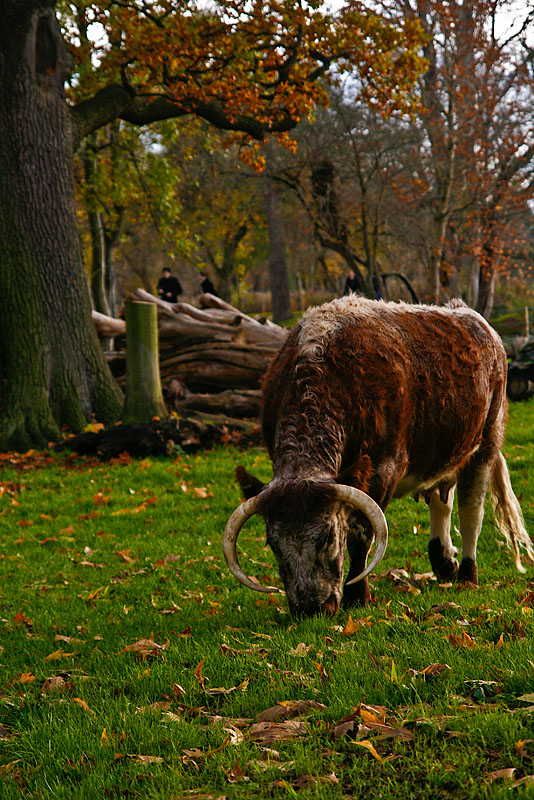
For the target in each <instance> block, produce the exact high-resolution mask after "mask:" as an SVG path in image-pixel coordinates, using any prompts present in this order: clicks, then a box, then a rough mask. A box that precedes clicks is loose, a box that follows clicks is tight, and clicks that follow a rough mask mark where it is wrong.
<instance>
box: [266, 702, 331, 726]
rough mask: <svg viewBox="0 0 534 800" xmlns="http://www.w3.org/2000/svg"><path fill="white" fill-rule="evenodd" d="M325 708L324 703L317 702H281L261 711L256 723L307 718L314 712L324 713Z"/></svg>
mask: <svg viewBox="0 0 534 800" xmlns="http://www.w3.org/2000/svg"><path fill="white" fill-rule="evenodd" d="M325 708H326V706H325V705H323V703H318V702H317V701H316V700H281V701H280V702H279V703H278V704H277V705H275V706H272V707H271V708H267V709H265V711H261V712H260V713H259V714H258V715H257V717H256V722H280V721H282V720H287V719H294V718H295V717H301V716H303V715H306V716H307V715H309V714H310V713H312V712H313V711H323V710H324V709H325Z"/></svg>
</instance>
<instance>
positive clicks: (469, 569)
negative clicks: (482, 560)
mask: <svg viewBox="0 0 534 800" xmlns="http://www.w3.org/2000/svg"><path fill="white" fill-rule="evenodd" d="M456 580H457V581H458V583H472V584H474V585H475V586H478V571H477V565H476V561H473V559H472V558H462V563H461V564H460V569H459V570H458V577H457V578H456Z"/></svg>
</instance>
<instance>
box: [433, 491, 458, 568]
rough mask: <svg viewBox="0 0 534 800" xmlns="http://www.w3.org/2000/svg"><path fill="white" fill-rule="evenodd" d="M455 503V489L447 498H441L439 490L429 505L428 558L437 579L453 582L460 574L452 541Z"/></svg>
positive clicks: (435, 492)
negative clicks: (453, 507) (452, 515)
mask: <svg viewBox="0 0 534 800" xmlns="http://www.w3.org/2000/svg"><path fill="white" fill-rule="evenodd" d="M453 502H454V487H452V488H450V489H449V490H448V493H447V497H446V498H445V497H443V498H442V497H441V496H440V491H439V489H435V490H434V491H433V492H432V495H431V497H430V501H429V503H428V506H429V509H430V540H429V542H428V557H429V558H430V564H431V566H432V569H433V570H434V573H435V574H436V577H437V578H439V579H440V580H442V581H452V580H454V579H455V578H456V575H457V573H458V561H457V560H456V554H457V552H458V551H457V549H456V547H454V545H453V543H452V539H451V514H452V504H453Z"/></svg>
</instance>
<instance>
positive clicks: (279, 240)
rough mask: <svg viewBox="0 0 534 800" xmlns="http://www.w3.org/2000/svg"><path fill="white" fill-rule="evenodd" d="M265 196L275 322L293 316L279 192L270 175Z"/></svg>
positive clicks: (266, 182)
mask: <svg viewBox="0 0 534 800" xmlns="http://www.w3.org/2000/svg"><path fill="white" fill-rule="evenodd" d="M263 196H264V203H265V214H266V217H267V231H268V235H269V281H270V284H271V295H272V306H273V319H274V321H275V322H282V321H283V320H285V319H290V318H291V300H290V295H289V282H288V278H287V262H286V243H285V237H284V223H283V220H282V212H281V211H280V200H279V197H278V192H277V191H276V186H275V185H274V183H273V181H272V180H271V179H270V178H269V176H268V175H265V177H264V180H263Z"/></svg>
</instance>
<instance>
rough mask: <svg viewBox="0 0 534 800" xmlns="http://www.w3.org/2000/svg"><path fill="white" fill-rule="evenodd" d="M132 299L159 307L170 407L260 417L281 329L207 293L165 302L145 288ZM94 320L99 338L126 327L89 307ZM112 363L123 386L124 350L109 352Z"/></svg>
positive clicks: (225, 415) (216, 416)
mask: <svg viewBox="0 0 534 800" xmlns="http://www.w3.org/2000/svg"><path fill="white" fill-rule="evenodd" d="M131 299H132V300H140V301H144V302H152V303H155V305H156V307H157V311H158V333H159V356H160V375H161V383H162V388H163V394H164V398H165V401H166V404H167V407H168V409H169V410H176V411H178V412H179V413H181V414H187V415H190V416H193V417H195V416H201V417H204V418H213V420H217V421H221V419H222V418H234V419H235V418H239V419H241V418H252V419H254V418H257V417H258V414H259V404H260V387H261V382H262V380H263V376H264V374H265V371H266V370H267V367H268V365H269V362H270V360H271V359H272V357H273V356H274V354H275V353H276V352H277V351H278V349H279V348H280V346H281V344H282V342H283V341H284V339H285V336H286V333H287V331H286V330H285V329H284V328H282V327H280V326H279V325H275V324H274V323H272V322H270V321H269V320H261V321H258V320H256V319H254V318H253V317H250V316H248V315H247V314H244V313H243V312H241V311H239V309H237V308H234V307H233V306H231V305H229V304H228V303H226V302H224V300H221V299H220V298H218V297H214V296H213V295H211V294H203V295H201V296H200V299H199V306H200V307H196V306H193V305H191V304H189V303H174V304H171V303H167V302H165V301H164V300H160V299H159V298H158V297H155V296H154V295H151V294H149V293H148V292H145V291H144V290H143V289H137V290H136V291H135V292H133V294H132V295H131ZM93 321H94V324H95V326H96V329H97V331H98V334H99V336H101V337H102V338H103V339H106V338H113V337H120V336H123V335H124V334H125V332H126V323H125V322H124V320H121V319H115V318H111V317H107V316H105V315H104V314H99V313H98V312H96V311H93ZM110 367H111V369H112V371H113V374H114V375H115V377H116V379H117V381H118V382H119V384H120V385H122V386H124V382H125V369H126V362H125V354H124V353H118V354H115V355H114V356H110Z"/></svg>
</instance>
